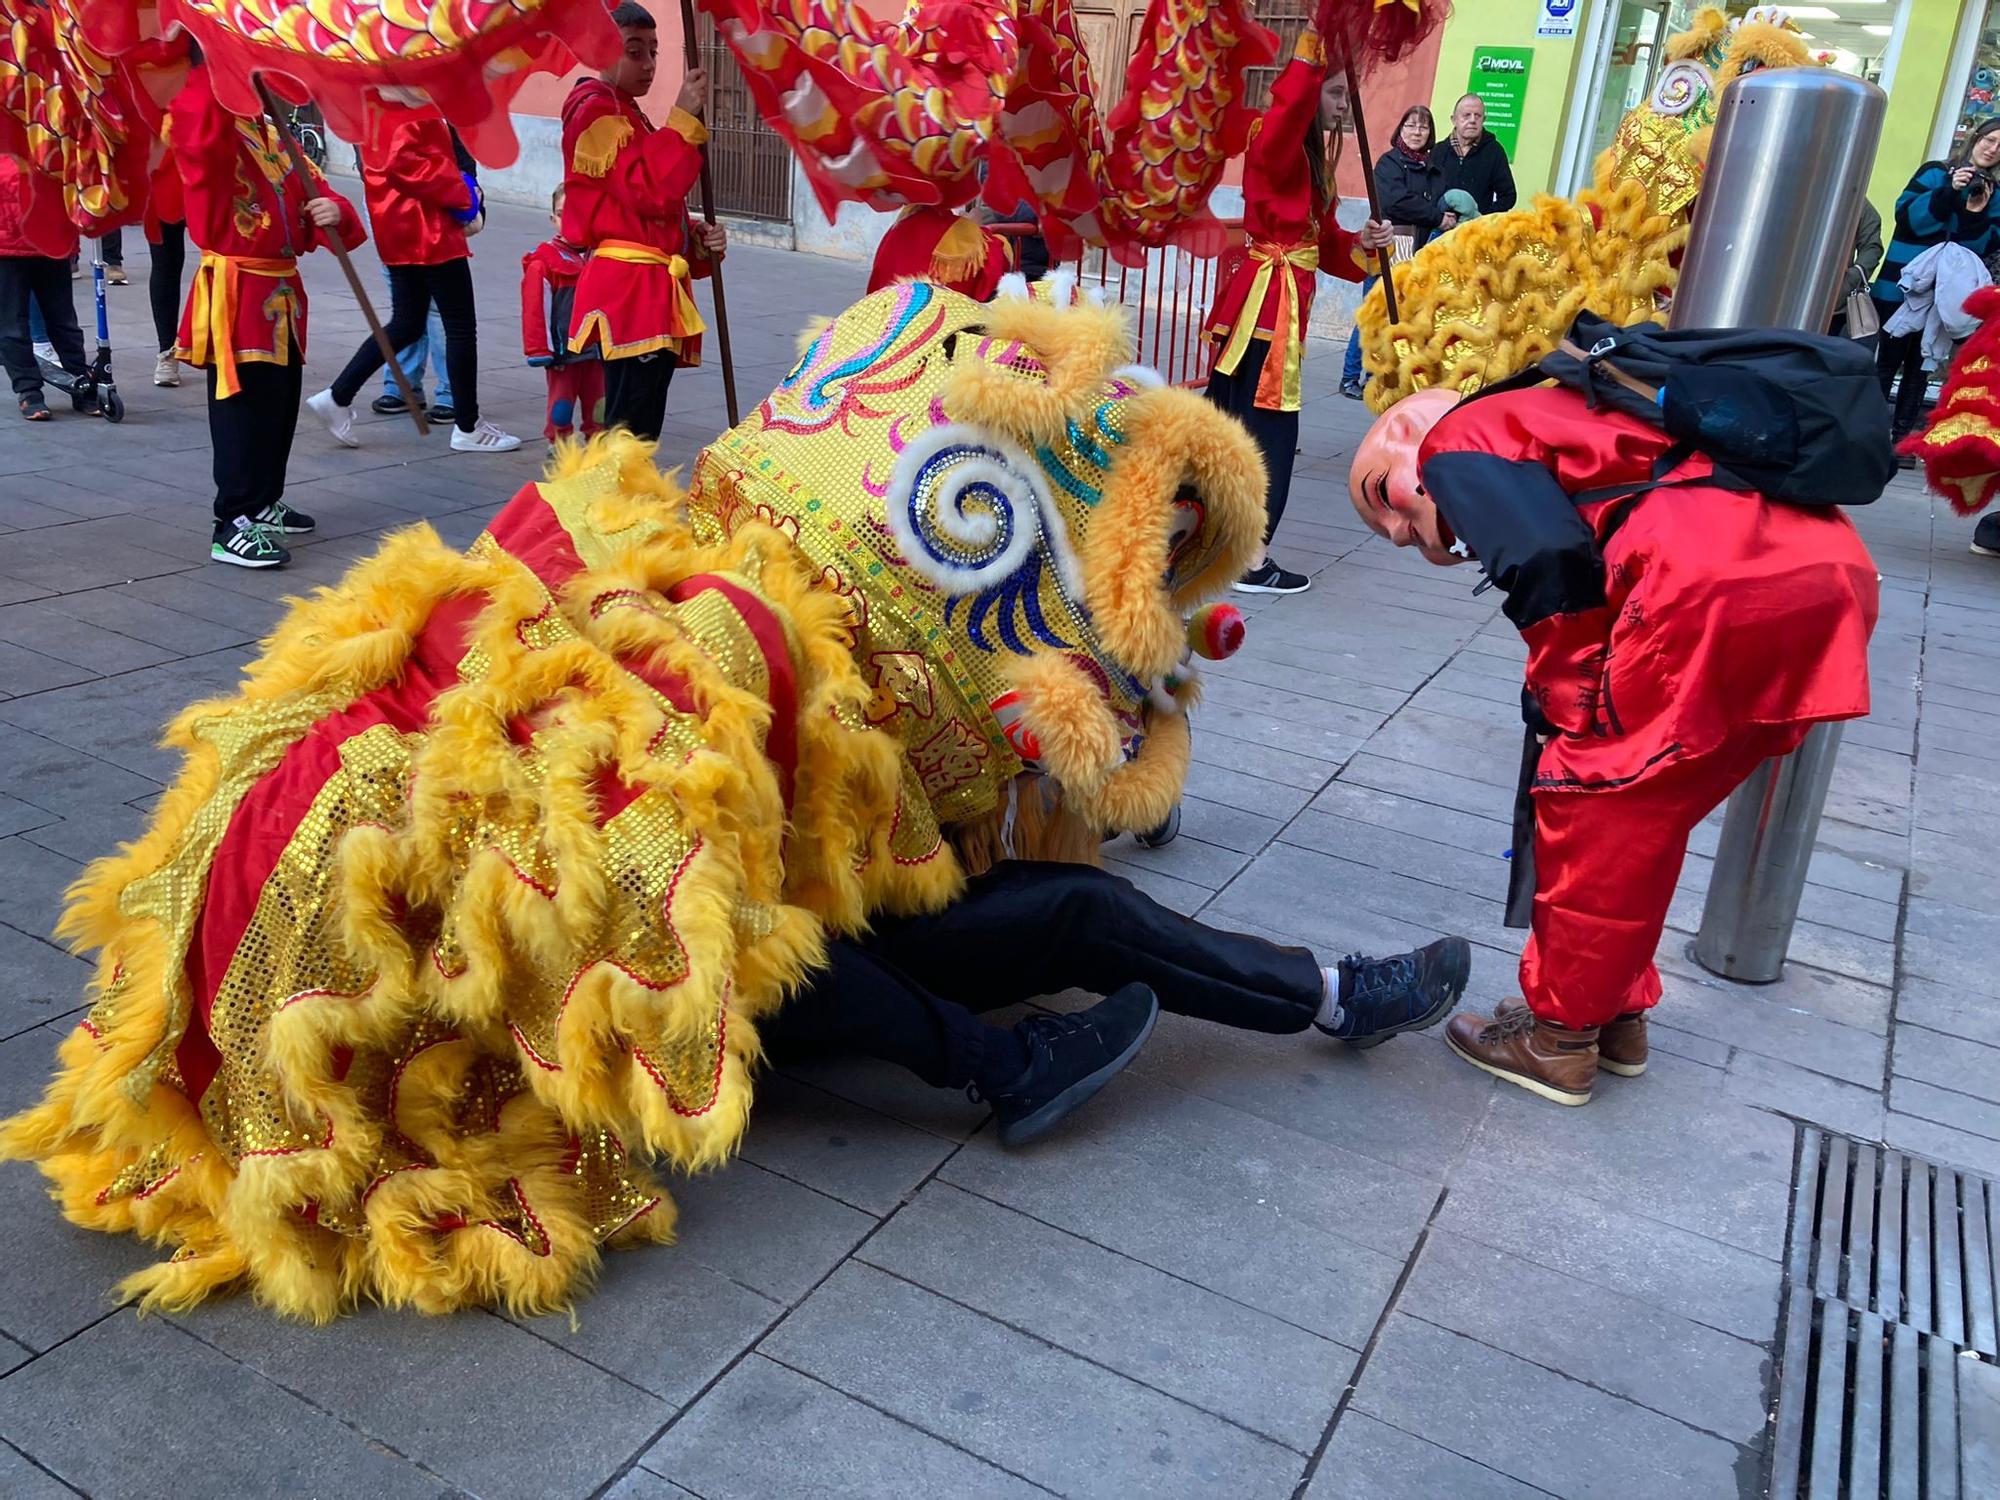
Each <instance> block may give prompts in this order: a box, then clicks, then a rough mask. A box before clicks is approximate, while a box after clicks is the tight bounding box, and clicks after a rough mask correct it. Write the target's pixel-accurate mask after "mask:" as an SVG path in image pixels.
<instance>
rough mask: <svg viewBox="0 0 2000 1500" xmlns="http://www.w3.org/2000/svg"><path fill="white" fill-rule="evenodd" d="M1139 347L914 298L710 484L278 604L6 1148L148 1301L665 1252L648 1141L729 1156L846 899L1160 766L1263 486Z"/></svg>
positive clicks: (550, 510) (132, 881) (1171, 788)
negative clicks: (1198, 640)
mask: <svg viewBox="0 0 2000 1500" xmlns="http://www.w3.org/2000/svg"><path fill="white" fill-rule="evenodd" d="M1129 357H1130V356H1129V344H1128V341H1127V338H1126V335H1125V331H1124V328H1123V325H1122V323H1121V322H1120V320H1119V317H1118V316H1117V315H1116V314H1115V313H1113V312H1110V311H1106V310H1103V309H1100V308H1095V307H1089V306H1079V307H1069V306H1060V307H1059V306H1055V305H1051V304H1047V303H1038V302H1033V301H1030V300H1028V299H1026V297H1025V296H1018V297H1016V298H1014V299H1013V300H1009V301H1004V302H1001V303H998V304H995V305H990V306H983V305H980V304H977V303H973V302H970V301H968V300H967V299H965V298H963V297H959V296H957V295H955V294H952V293H949V292H945V291H942V290H939V289H938V288H935V287H931V286H926V285H922V284H918V285H913V286H904V287H897V288H893V289H890V290H886V291H884V292H881V293H878V294H877V295H875V296H873V297H870V298H868V299H867V300H866V301H864V302H862V303H860V304H858V305H857V306H856V307H855V308H853V309H851V310H850V311H849V312H848V313H846V314H844V315H842V316H841V317H839V318H837V319H835V320H833V321H832V322H831V323H829V324H827V325H826V326H825V327H824V328H823V329H821V330H818V331H817V332H816V333H815V335H814V336H813V340H812V343H811V347H810V348H809V350H808V351H807V354H806V355H805V357H804V358H803V359H802V360H801V361H800V364H799V367H798V368H797V369H796V370H794V371H793V373H792V374H791V375H790V376H788V377H787V378H786V381H785V382H784V383H783V384H781V385H780V387H779V388H778V390H777V391H776V392H774V393H773V394H772V396H771V397H770V398H769V399H768V400H766V401H765V402H764V403H763V404H762V405H761V406H760V408H759V409H758V411H757V413H756V414H755V415H754V416H753V417H752V418H751V419H750V420H749V421H747V422H746V423H744V424H743V426H742V427H741V428H739V429H737V430H736V431H735V432H732V433H731V434H729V435H728V436H726V437H725V438H724V439H723V440H722V441H721V442H720V443H718V444H717V445H716V446H715V447H713V448H711V449H710V450H709V451H708V452H707V453H705V454H704V455H703V457H702V459H701V462H700V465H699V467H698V471H697V472H698V476H699V481H698V483H699V496H698V500H699V504H698V506H697V507H696V510H695V513H694V515H693V518H692V521H691V520H690V517H689V515H688V513H687V511H686V509H685V508H684V505H683V499H684V497H683V496H682V494H681V493H680V491H679V490H678V489H677V488H676V487H675V486H674V485H673V484H672V483H671V482H670V481H669V480H667V479H665V478H663V477H662V476H661V475H660V473H659V472H658V471H657V470H656V469H655V468H654V467H653V465H652V463H651V461H650V456H649V454H648V452H647V450H646V449H645V448H643V447H642V446H640V445H638V444H636V443H634V442H632V441H631V440H629V439H625V438H620V437H613V438H611V439H608V440H605V441H603V442H600V443H599V444H596V445H594V446H592V447H591V448H590V449H588V450H584V451H574V450H572V451H569V452H566V453H565V454H564V456H563V457H562V458H561V459H560V460H559V461H558V463H557V464H556V465H555V467H554V469H553V470H552V472H551V474H550V475H549V477H547V478H546V479H544V480H543V481H542V482H541V483H539V484H534V485H530V486H528V487H527V488H525V489H524V490H523V491H522V492H521V493H520V494H519V495H517V496H516V497H515V498H514V499H513V500H512V501H511V502H509V503H508V504H507V505H506V506H505V507H504V508H503V509H502V510H501V511H500V512H499V513H498V514H497V515H496V516H495V517H494V519H493V521H492V523H491V525H490V526H489V527H488V529H487V530H486V531H485V533H484V534H482V535H481V536H480V538H479V539H478V540H477V541H476V542H475V543H474V544H473V545H472V547H471V548H469V549H468V550H467V551H465V552H464V553H454V552H452V551H450V550H448V549H447V548H445V547H444V546H443V545H442V544H441V543H440V542H439V540H438V538H437V536H436V535H435V534H434V533H433V532H432V531H431V530H430V528H429V527H427V526H418V527H414V528H412V529H411V530H409V531H406V532H403V533H401V534H400V535H398V536H396V537H394V538H392V539H390V540H389V541H388V542H387V543H386V544H385V545H384V546H383V547H382V549H381V550H380V551H379V552H378V553H377V554H376V555H375V556H374V557H373V558H372V559H370V560H369V561H367V562H364V563H362V564H360V565H358V566H357V567H356V568H355V569H354V570H353V571H352V572H351V573H349V575H348V576H347V577H346V578H345V579H344V580H343V581H342V582H341V583H340V584H339V585H337V586H335V587H333V588H329V589H323V590H321V591H320V592H319V593H318V594H317V595H315V596H314V597H313V598H311V599H309V600H306V601H303V602H300V603H298V604H296V605H295V606H294V607H293V609H292V611H291V613H290V614H289V615H288V616H287V617H286V619H285V620H284V621H283V622H282V623H281V624H280V625H279V627H278V628H277V630H276V631H275V632H274V633H273V635H272V636H271V638H270V639H269V640H268V641H267V642H266V643H265V647H264V651H263V654H262V656H261V657H260V658H259V659H258V661H257V662H256V663H255V664H254V665H252V666H251V667H250V668H249V669H248V670H247V672H246V674H245V678H244V682H243V686H242V689H241V691H240V692H239V693H237V694H236V695H235V696H234V697H231V698H226V699H219V700H215V701H211V702H206V703H198V704H196V705H194V706H193V707H191V708H189V709H187V710H186V711H185V712H184V713H182V714H181V715H180V716H179V717H178V718H177V719H176V720H175V721H174V723H173V725H172V727H171V728H170V729H169V731H168V740H169V743H171V744H173V745H175V746H177V747H179V748H180V749H181V750H182V752H183V753H184V755H185V766H184V769H183V770H182V773H181V775H180V778H179V780H178V781H177V782H176V784H175V785H174V786H173V788H172V789H171V790H170V791H169V792H168V793H167V795H166V797H165V798H164V799H163V801H162V803H161V806H160V809H159V812H158V814H157V816H156V818H155V820H154V823H153V826H152V827H151V829H150V830H149V831H148V832H147V833H146V835H145V836H144V837H143V838H141V839H140V840H139V841H138V842H137V843H135V844H133V845H132V846H130V847H129V848H127V849H125V850H124V851H122V852H121V853H119V854H117V855H115V856H113V857H111V858H108V859H104V860H100V861H99V862H98V863H96V864H95V865H93V866H92V867H91V868H90V870H89V871H88V872H87V873H86V874H85V875H84V877H83V878H82V879H81V880H80V881H79V882H78V883H77V885H76V887H75V888H74V890H73V891H72V892H71V905H70V908H69V911H68V913H67V915H66V916H65V918H64V921H63V927H62V931H63V933H64V935H65V936H66V937H67V938H68V939H69V940H70V941H71V942H73V943H74V944H76V945H77V946H78V947H80V948H85V949H90V950H94V951H95V953H96V955H97V973H96V978H95V981H94V1000H95V1003H94V1004H93V1005H92V1007H91V1009H90V1011H89V1013H88V1016H87V1018H86V1019H85V1020H84V1021H83V1022H82V1023H81V1024H80V1025H79V1026H78V1027H77V1029H76V1031H75V1032H74V1033H73V1034H72V1035H71V1036H70V1037H69V1038H68V1039H67V1041H66V1042H65V1043H64V1046H63V1050H62V1054H61V1066H60V1070H59V1072H58V1074H57V1076H56V1078H55V1079H54V1080H53V1082H52V1083H51V1085H50V1087H49V1089H48V1092H47V1094H46V1096H45V1098H44V1099H43V1101H42V1102H41V1103H40V1104H39V1105H37V1106H36V1107H35V1108H33V1109H31V1110H29V1111H27V1112H26V1113H24V1114H22V1115H20V1116H17V1117H16V1118H14V1119H13V1120H11V1121H9V1122H7V1123H6V1125H5V1126H4V1128H0V1151H4V1152H5V1154H6V1155H8V1156H12V1157H15V1158H21V1159H28V1160H33V1161H35V1162H37V1163H39V1164H40V1166H41V1169H42V1170H43V1171H44V1172H45V1173H46V1174H47V1175H48V1176H49V1177H50V1179H51V1180H52V1181H53V1182H54V1184H55V1194H56V1196H57V1198H58V1199H59V1201H60V1202H61V1204H62V1207H63V1211H64V1212H65V1213H66V1214H67V1215H68V1216H69V1217H70V1218H71V1219H72V1220H73V1221H75V1222H76V1223H79V1224H82V1225H85V1226H87V1227H90V1228H95V1229H102V1230H106V1231H130V1232H135V1233H138V1234H141V1235H144V1236H146V1237H147V1238H149V1239H151V1240H153V1241H155V1242H157V1243H160V1244H161V1245H163V1246H165V1247H167V1248H168V1249H169V1250H170V1252H171V1253H170V1256H169V1258H168V1259H166V1260H165V1261H164V1262H162V1263H161V1264H159V1265H156V1266H154V1267H151V1268H149V1269H148V1270H145V1271H143V1272H141V1273H139V1274H138V1275H136V1276H134V1277H132V1278H131V1279H130V1280H129V1281H128V1282H127V1283H126V1284H125V1285H124V1287H123V1288H122V1291H123V1293H124V1295H125V1296H127V1297H129V1298H134V1299H137V1300H138V1301H140V1302H141V1303H142V1305H145V1306H150V1307H159V1308H182V1307H186V1306H189V1305H191V1304H193V1303H195V1302H198V1301H200V1300H201V1299H202V1298H204V1297H206V1296H208V1295H210V1294H212V1293H214V1292H217V1291H219V1290H222V1289H224V1288H228V1287H231V1286H237V1285H242V1286H246V1287H247V1288H248V1289H249V1290H250V1291H251V1292H252V1293H253V1294H254V1295H255V1296H256V1297H258V1298H259V1299H260V1300H261V1301H263V1302H265V1303H267V1304H269V1305H270V1306H272V1307H274V1308H276V1309H278V1310H279V1311H281V1312H283V1313H286V1314H290V1315H294V1316H298V1317H303V1318H309V1319H314V1320H325V1319H327V1318H330V1317H332V1316H334V1315H336V1314H338V1313H339V1312H341V1311H343V1310H345V1309H347V1308H349V1307H352V1306H353V1305H355V1304H356V1303H357V1302H360V1301H362V1300H368V1299H372V1300H377V1301H381V1302H384V1303H388V1304H392V1305H403V1306H409V1307H414V1308H417V1309H419V1310H421V1311H424V1312H444V1311H448V1310H451V1309H454V1308H459V1307H464V1306H468V1305H474V1304H486V1303H497V1304H503V1305H505V1306H506V1307H508V1308H510V1309H513V1310H515V1311H517V1312H532V1311H537V1310H543V1309H548V1308H551V1307H556V1306H560V1305H563V1304H565V1303H566V1302H567V1301H569V1300H570V1299H571V1298H572V1297H573V1295H574V1294H575V1293H576V1292H577V1291H578V1290H579V1289H580V1287H581V1286H583V1285H584V1284H586V1282H587V1280H588V1278H589V1277H590V1276H591V1275H592V1273H593V1272H594V1270H595V1268H596V1266H597V1263H598V1255H599V1251H600V1249H601V1248H602V1247H605V1246H609V1245H620V1244H629V1243H636V1242H644V1241H665V1240H669V1239H671V1237H672V1232H673V1206H672V1203H671V1201H670V1200H669V1199H668V1197H667V1196H666V1193H665V1192H664V1190H663V1189H662V1187H661V1185H660V1184H659V1182H658V1181H657V1180H656V1178H655V1176H654V1175H653V1169H652V1166H651V1162H652V1161H653V1160H655V1159H658V1160H661V1161H663V1162H664V1163H666V1164H667V1165H669V1166H672V1167H677V1168H680V1169H682V1170H691V1169H695V1168H700V1167H704V1166H709V1165H712V1164H715V1163H718V1162H721V1161H723V1160H724V1159H726V1158H727V1157H728V1156H729V1154H730V1153H731V1151H732V1150H733V1149H734V1148H735V1146H736V1144H737V1142H738V1139H739V1137H740V1136H741V1134H742V1132H743V1129H744V1125H745V1122H746V1119H747V1116H748V1113H749V1109H750V1105H751V1098H752V1088H753V1072H754V1069H755V1066H756V1063H757V1061H758V1056H759V1052H758V1034H757V1028H758V1023H759V1022H760V1021H761V1020H764V1019H765V1018H767V1017H769V1016H770V1015H771V1014H772V1013H773V1012H774V1011H775V1010H776V1008H777V1007H778V1006H780V1005H781V1004H782V1003H783V1002H784V998H785V995H786V993H787V991H788V989H790V988H791V987H793V986H796V985H798V984H799V983H800V982H801V981H802V980H804V979H805V978H806V976H807V975H808V974H809V973H810V971H811V970H812V969H813V968H814V967H815V965H816V964H817V963H818V962H820V961H821V959H822V957H823V953H824V945H825V942H826V939H827V937H828V935H829V934H835V933H846V934H851V933H855V932H858V931H859V930H861V929H862V928H863V927H864V926H865V924H866V923H867V921H868V919H869V917H870V914H871V913H875V912H881V911H913V910H927V909H935V908H936V907H938V906H940V905H943V904H944V903H946V902H948V901H949V900H951V898H952V896H953V895H954V893H955V892H956V890H957V889H958V888H959V886H960V884H961V881H962V878H963V877H962V874H961V869H962V866H961V863H960V860H959V857H958V854H957V852H956V849H957V847H958V846H957V845H955V844H954V841H953V838H952V837H951V835H953V834H956V835H958V836H959V839H960V843H961V844H962V845H963V847H965V848H967V850H968V851H969V852H970V854H971V856H972V858H973V859H974V860H975V861H983V860H985V859H990V858H991V857H993V856H994V855H995V854H997V853H1000V852H1003V846H1005V847H1018V846H1019V845H1020V843H1022V842H1023V841H1026V842H1029V843H1031V844H1032V843H1033V841H1034V839H1035V837H1036V833H1037V830H1038V829H1039V830H1040V831H1041V832H1042V833H1043V834H1045V835H1046V836H1047V839H1048V840H1049V841H1056V840H1059V837H1060V830H1061V829H1062V828H1063V827H1064V826H1065V824H1067V825H1073V827H1072V832H1075V831H1076V830H1082V829H1087V830H1088V842H1089V843H1090V844H1092V845H1094V843H1095V841H1096V838H1097V834H1098V830H1100V829H1103V828H1111V827H1120V828H1129V827H1142V828H1143V827H1149V826H1152V825H1153V824H1155V823H1157V822H1158V821H1160V820H1161V819H1162V818H1163V817H1164V816H1165V814H1166V812H1167V810H1168V809H1169V808H1170V807H1171V805H1172V803H1173V801H1174V800H1175V799H1176V798H1177V797H1178V795H1179V791H1180V785H1181V780H1182V777H1183V774H1184V771H1185V766H1186V752H1187V731H1186V725H1185V722H1184V719H1183V718H1182V715H1181V709H1182V708H1183V706H1184V705H1185V703H1186V702H1187V701H1188V699H1189V695H1190V690H1191V683H1190V679H1189V677H1188V674H1187V671H1186V668H1185V665H1184V663H1183V661H1182V658H1183V657H1184V655H1185V654H1186V646H1185V638H1186V637H1185V632H1184V628H1183V621H1182V615H1183V614H1184V613H1185V612H1186V611H1188V610H1190V609H1192V608H1193V607H1194V606H1196V605H1197V604H1199V603H1200V602H1201V601H1203V600H1205V599H1207V598H1209V597H1211V596H1212V595H1215V594H1217V593H1219V592H1220V591H1221V590H1222V589H1223V588H1225V587H1226V586H1227V584H1228V581H1229V580H1230V579H1233V578H1234V577H1236V576H1237V575H1238V574H1239V573H1240V572H1241V570H1242V569H1243V567H1244V566H1245V565H1246V564H1247V562H1248V560H1249V558H1250V557H1251V555H1252V554H1253V552H1254V550H1255V547H1256V545H1257V542H1258V539H1259V536H1260V534H1261V530H1262V526H1263V508H1262V502H1261V496H1262V493H1263V476H1262V472H1261V469H1260V467H1259V463H1258V459H1257V454H1256V449H1255V447H1254V445H1252V444H1251V442H1250V441H1249V439H1248V437H1247V435H1246V434H1245V433H1244V432H1243V431H1242V430H1241V429H1240V428H1239V427H1237V426H1236V425H1235V424H1234V423H1233V422H1231V421H1230V420H1228V419H1227V418H1225V417H1222V416H1221V415H1219V414H1218V413H1216V412H1214V411H1213V410H1212V409H1211V408H1209V407H1208V406H1207V405H1206V404H1205V403H1203V402H1202V401H1200V400H1199V399H1198V398H1196V397H1194V396H1191V395H1189V394H1188V393H1186V392H1183V391H1177V390H1169V389H1164V388H1161V387H1160V386H1159V384H1158V381H1157V377H1153V378H1148V376H1147V375H1146V374H1145V373H1143V372H1138V371H1132V370H1126V369H1121V366H1122V365H1123V364H1124V362H1125V361H1126V360H1127V359H1129ZM1022 778H1027V779H1025V780H1023V779H1022ZM1024 788H1025V790H1026V792H1027V793H1028V794H1027V795H1022V792H1023V789H1024ZM1077 841H1079V840H1073V842H1077ZM1021 852H1024V853H1025V852H1027V850H1025V849H1024V850H1022V851H1021ZM1034 852H1037V853H1046V852H1047V849H1046V847H1043V846H1036V847H1035V849H1034Z"/></svg>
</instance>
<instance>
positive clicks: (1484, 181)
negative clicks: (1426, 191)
mask: <svg viewBox="0 0 2000 1500" xmlns="http://www.w3.org/2000/svg"><path fill="white" fill-rule="evenodd" d="M1431 159H1432V160H1433V161H1435V162H1436V163H1437V164H1438V167H1439V174H1440V175H1439V179H1438V193H1439V196H1443V194H1444V193H1446V192H1448V191H1450V190H1451V189H1452V188H1463V189H1464V190H1465V191H1466V192H1468V193H1470V194H1471V195H1472V201H1473V202H1475V203H1477V204H1478V205H1479V211H1480V212H1481V213H1482V214H1502V213H1505V212H1506V211H1507V210H1508V209H1510V208H1512V207H1513V206H1514V198H1515V193H1514V172H1513V169H1512V168H1511V167H1510V166H1508V164H1507V148H1506V147H1505V146H1503V145H1501V144H1500V142H1499V141H1497V140H1495V139H1494V137H1493V132H1492V131H1490V130H1488V129H1487V128H1486V103H1485V101H1484V100H1482V99H1481V98H1480V97H1479V96H1478V95H1477V94H1467V95H1466V96H1465V97H1464V98H1463V99H1461V100H1459V101H1458V104H1457V107H1456V108H1454V109H1453V110H1452V112H1451V134H1450V135H1449V136H1447V137H1446V138H1445V141H1444V149H1443V150H1441V151H1434V152H1432V153H1431Z"/></svg>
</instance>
